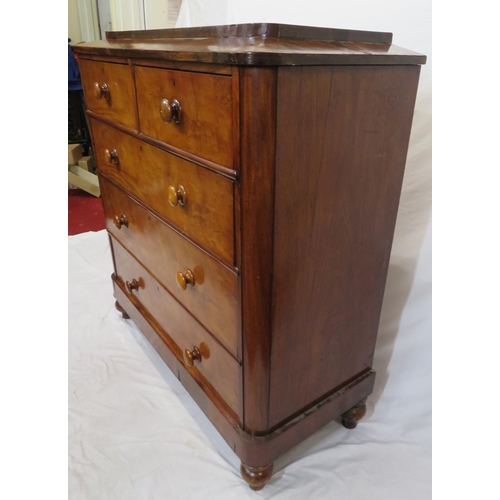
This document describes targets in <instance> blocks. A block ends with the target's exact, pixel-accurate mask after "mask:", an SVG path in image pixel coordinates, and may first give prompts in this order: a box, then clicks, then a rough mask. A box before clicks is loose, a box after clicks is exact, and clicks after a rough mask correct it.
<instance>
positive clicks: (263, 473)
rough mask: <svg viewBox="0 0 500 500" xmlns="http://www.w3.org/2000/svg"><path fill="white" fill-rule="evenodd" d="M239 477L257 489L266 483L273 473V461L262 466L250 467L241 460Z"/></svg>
mask: <svg viewBox="0 0 500 500" xmlns="http://www.w3.org/2000/svg"><path fill="white" fill-rule="evenodd" d="M240 472H241V477H242V478H243V479H244V480H245V481H246V482H247V483H248V485H249V486H250V488H251V489H252V490H254V491H259V490H261V489H262V488H264V486H265V485H266V484H267V482H268V481H269V479H271V476H272V475H273V463H272V462H271V463H270V464H269V465H266V466H264V467H250V466H249V465H245V464H244V463H243V462H242V463H241V466H240Z"/></svg>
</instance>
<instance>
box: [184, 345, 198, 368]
mask: <svg viewBox="0 0 500 500" xmlns="http://www.w3.org/2000/svg"><path fill="white" fill-rule="evenodd" d="M183 357H184V362H185V363H186V365H188V366H193V365H194V362H195V361H200V362H201V352H200V350H199V349H198V348H197V347H196V346H195V347H193V350H192V351H190V350H189V349H186V350H185V351H184V356H183Z"/></svg>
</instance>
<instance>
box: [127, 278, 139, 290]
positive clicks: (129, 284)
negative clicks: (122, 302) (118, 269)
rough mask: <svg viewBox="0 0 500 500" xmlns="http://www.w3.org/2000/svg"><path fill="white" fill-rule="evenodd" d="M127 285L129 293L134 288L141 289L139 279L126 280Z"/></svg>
mask: <svg viewBox="0 0 500 500" xmlns="http://www.w3.org/2000/svg"><path fill="white" fill-rule="evenodd" d="M125 286H126V287H127V290H128V293H132V290H137V291H139V282H138V281H137V280H135V279H134V280H132V282H130V281H126V282H125Z"/></svg>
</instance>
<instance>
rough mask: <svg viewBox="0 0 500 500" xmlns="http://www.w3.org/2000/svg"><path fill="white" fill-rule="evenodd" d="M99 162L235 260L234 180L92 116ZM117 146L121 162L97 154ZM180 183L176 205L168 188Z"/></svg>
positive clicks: (214, 249)
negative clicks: (181, 192)
mask: <svg viewBox="0 0 500 500" xmlns="http://www.w3.org/2000/svg"><path fill="white" fill-rule="evenodd" d="M91 125H92V134H93V141H94V148H95V151H96V158H97V165H98V167H99V169H100V170H101V172H103V173H104V174H105V175H106V176H108V177H110V178H111V179H113V180H114V181H116V182H118V183H119V184H120V185H121V186H123V187H124V188H125V189H127V190H128V191H129V192H130V193H132V194H133V195H134V196H136V197H137V198H139V199H141V200H144V202H145V203H147V204H148V206H149V207H150V208H152V209H153V210H154V211H155V212H156V213H158V215H160V216H162V217H164V218H165V219H166V220H168V221H169V222H171V223H172V225H174V226H175V227H176V228H178V229H179V230H180V231H181V232H182V233H183V234H185V235H186V236H188V237H189V238H190V239H192V240H194V241H195V242H196V243H198V244H200V245H201V246H203V247H204V248H206V249H207V250H210V251H212V252H213V253H214V254H216V255H218V256H219V257H220V258H221V259H222V260H223V261H224V262H226V263H228V264H230V265H232V264H234V208H233V193H232V189H233V188H232V182H231V181H230V180H228V179H226V178H224V177H222V176H220V175H217V174H215V173H213V172H210V171H209V170H207V169H204V168H201V167H198V166H196V165H193V164H192V163H190V162H187V161H185V160H182V159H180V158H178V157H176V156H174V155H171V154H169V153H166V152H165V151H161V150H160V149H157V148H155V147H153V146H151V145H150V144H145V143H144V142H142V141H140V140H138V139H134V138H132V137H130V136H128V135H126V134H123V133H122V132H120V131H118V130H116V129H114V128H112V127H109V126H107V125H105V124H103V123H101V122H99V121H97V120H91ZM105 149H116V150H117V151H118V155H119V158H120V161H119V164H118V165H115V164H111V165H109V164H108V163H106V162H105V161H104V160H103V156H102V155H101V154H99V152H100V151H104V150H105ZM170 186H174V187H175V188H177V189H179V186H182V188H183V190H184V191H185V193H186V194H185V197H186V198H185V199H186V203H185V204H184V205H182V204H178V205H177V206H172V204H171V203H169V196H168V194H167V193H168V189H169V187H170Z"/></svg>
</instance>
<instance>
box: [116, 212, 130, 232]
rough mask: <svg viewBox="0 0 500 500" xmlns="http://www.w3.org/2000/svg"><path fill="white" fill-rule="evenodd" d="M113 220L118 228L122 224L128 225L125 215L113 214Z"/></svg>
mask: <svg viewBox="0 0 500 500" xmlns="http://www.w3.org/2000/svg"><path fill="white" fill-rule="evenodd" d="M113 222H114V223H115V226H116V227H117V228H118V229H121V228H122V226H127V227H128V219H127V216H126V215H124V214H122V215H115V216H114V218H113Z"/></svg>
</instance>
